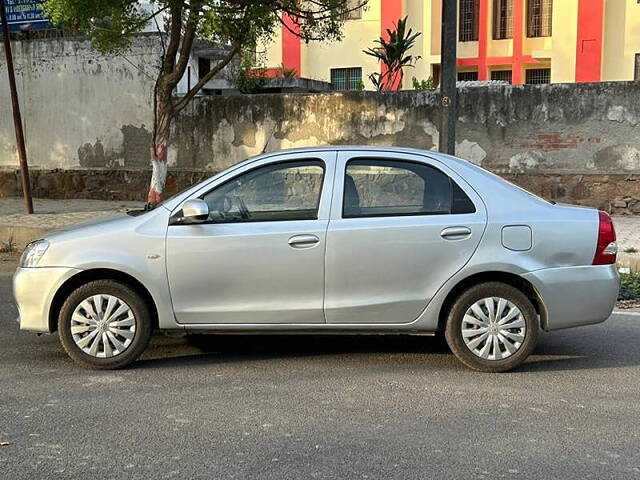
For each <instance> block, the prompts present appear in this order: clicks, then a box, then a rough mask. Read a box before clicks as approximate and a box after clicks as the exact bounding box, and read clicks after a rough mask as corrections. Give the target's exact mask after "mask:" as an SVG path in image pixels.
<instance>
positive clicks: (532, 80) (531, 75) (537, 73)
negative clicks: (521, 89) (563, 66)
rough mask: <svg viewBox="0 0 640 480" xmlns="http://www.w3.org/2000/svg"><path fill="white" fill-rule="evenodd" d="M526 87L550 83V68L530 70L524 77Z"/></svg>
mask: <svg viewBox="0 0 640 480" xmlns="http://www.w3.org/2000/svg"><path fill="white" fill-rule="evenodd" d="M525 81H526V83H527V85H539V84H541V83H551V69H550V68H531V69H529V70H527V72H526V75H525Z"/></svg>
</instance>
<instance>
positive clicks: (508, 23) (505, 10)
mask: <svg viewBox="0 0 640 480" xmlns="http://www.w3.org/2000/svg"><path fill="white" fill-rule="evenodd" d="M493 38H494V40H503V39H505V38H513V0H493Z"/></svg>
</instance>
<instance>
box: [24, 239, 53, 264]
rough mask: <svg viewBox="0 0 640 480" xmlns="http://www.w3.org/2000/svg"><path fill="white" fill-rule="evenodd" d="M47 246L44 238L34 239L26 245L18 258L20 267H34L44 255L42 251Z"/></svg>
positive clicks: (45, 249) (47, 243) (44, 250)
mask: <svg viewBox="0 0 640 480" xmlns="http://www.w3.org/2000/svg"><path fill="white" fill-rule="evenodd" d="M47 248H49V242H47V241H46V240H36V241H35V242H31V243H30V244H29V245H27V248H25V249H24V253H23V254H22V257H21V258H20V266H21V267H26V268H28V267H35V266H36V265H38V262H39V261H40V259H41V258H42V256H43V255H44V252H46V251H47Z"/></svg>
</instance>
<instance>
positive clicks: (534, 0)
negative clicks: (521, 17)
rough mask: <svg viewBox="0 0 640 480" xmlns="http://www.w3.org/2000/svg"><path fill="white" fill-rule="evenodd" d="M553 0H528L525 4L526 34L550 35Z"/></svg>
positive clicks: (536, 35) (532, 35)
mask: <svg viewBox="0 0 640 480" xmlns="http://www.w3.org/2000/svg"><path fill="white" fill-rule="evenodd" d="M552 10H553V0H529V1H528V5H527V36H528V37H550V36H551V24H552V17H553V15H552Z"/></svg>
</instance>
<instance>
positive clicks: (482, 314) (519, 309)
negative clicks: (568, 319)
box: [445, 282, 538, 372]
mask: <svg viewBox="0 0 640 480" xmlns="http://www.w3.org/2000/svg"><path fill="white" fill-rule="evenodd" d="M445 336H446V339H447V344H448V345H449V348H451V350H452V351H453V353H454V354H455V355H456V357H458V359H459V360H460V361H461V362H462V363H464V364H465V365H466V366H467V367H469V368H472V369H474V370H479V371H482V372H504V371H507V370H511V369H513V368H515V367H517V366H518V365H520V364H521V363H522V362H523V361H524V360H525V359H526V358H527V357H528V356H529V354H530V353H531V352H532V351H533V349H534V347H535V345H536V342H537V339H538V317H537V314H536V310H535V308H534V306H533V304H532V303H531V301H530V300H529V299H528V298H527V296H526V295H525V294H523V293H522V292H521V291H520V290H518V289H517V288H515V287H512V286H511V285H507V284H505V283H501V282H487V283H482V284H479V285H476V286H474V287H471V288H469V289H468V290H466V291H465V292H463V293H462V294H461V295H460V296H459V297H458V298H457V299H456V301H455V302H454V304H453V306H452V307H451V310H450V311H449V316H448V318H447V326H446V330H445Z"/></svg>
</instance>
